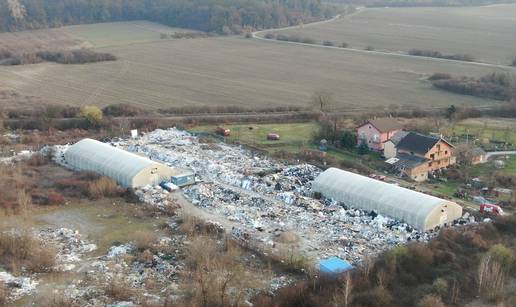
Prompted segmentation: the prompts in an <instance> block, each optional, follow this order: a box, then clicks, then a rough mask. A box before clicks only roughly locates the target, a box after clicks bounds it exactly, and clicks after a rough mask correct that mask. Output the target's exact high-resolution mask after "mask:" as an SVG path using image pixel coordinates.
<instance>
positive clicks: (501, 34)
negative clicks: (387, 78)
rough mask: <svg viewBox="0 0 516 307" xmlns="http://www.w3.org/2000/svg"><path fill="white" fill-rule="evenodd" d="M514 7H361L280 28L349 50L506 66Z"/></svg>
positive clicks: (514, 46)
mask: <svg viewBox="0 0 516 307" xmlns="http://www.w3.org/2000/svg"><path fill="white" fill-rule="evenodd" d="M515 16H516V5H515V4H507V5H492V6H480V7H478V6H477V7H470V6H468V7H442V8H436V7H415V8H373V9H362V10H359V11H358V12H357V13H355V14H352V15H349V16H344V17H342V18H341V19H339V20H337V21H335V22H332V23H326V24H321V25H316V26H313V27H311V26H306V27H305V26H301V27H299V28H295V29H289V30H285V31H280V32H279V33H282V34H288V35H298V36H301V37H309V38H312V39H315V40H316V41H318V42H322V41H325V40H327V41H332V42H334V44H335V45H340V44H342V43H343V42H346V43H348V44H349V47H350V48H357V49H364V48H365V47H367V46H372V47H374V49H375V50H381V51H389V52H400V53H406V52H407V51H409V50H410V49H427V50H436V51H440V52H442V53H446V54H452V53H463V54H471V55H473V56H474V57H475V58H476V59H477V60H479V61H483V62H488V63H495V64H503V65H508V64H510V63H511V62H512V60H513V59H514V57H516V40H514V39H512V40H511V39H509V38H510V37H514V36H515V35H516V17H515Z"/></svg>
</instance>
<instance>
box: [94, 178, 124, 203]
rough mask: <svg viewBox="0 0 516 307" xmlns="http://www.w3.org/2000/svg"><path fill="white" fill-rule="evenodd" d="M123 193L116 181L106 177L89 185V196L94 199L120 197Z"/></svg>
mask: <svg viewBox="0 0 516 307" xmlns="http://www.w3.org/2000/svg"><path fill="white" fill-rule="evenodd" d="M121 191H122V189H121V188H120V187H119V186H118V184H117V183H116V181H114V180H113V179H111V178H108V177H105V176H102V177H100V178H99V179H97V180H95V181H92V182H90V183H88V194H89V196H90V197H91V198H92V199H100V198H103V197H114V196H118V195H120V194H121Z"/></svg>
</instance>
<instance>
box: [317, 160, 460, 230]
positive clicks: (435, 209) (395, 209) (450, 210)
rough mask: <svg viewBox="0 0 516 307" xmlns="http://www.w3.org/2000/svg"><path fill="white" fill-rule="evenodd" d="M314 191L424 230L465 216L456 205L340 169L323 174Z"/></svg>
mask: <svg viewBox="0 0 516 307" xmlns="http://www.w3.org/2000/svg"><path fill="white" fill-rule="evenodd" d="M312 191H313V192H319V193H321V194H322V195H323V196H324V197H327V198H331V199H333V200H336V201H339V202H342V203H344V204H345V205H347V206H350V207H353V208H357V209H362V210H376V211H377V212H378V213H380V214H382V215H386V216H389V217H392V218H395V219H397V220H401V221H403V222H405V223H408V224H410V225H412V226H413V227H415V228H418V229H419V230H423V231H426V230H430V229H434V228H435V227H436V226H443V225H444V224H450V223H451V222H452V221H454V220H456V219H458V218H460V217H461V216H462V207H461V206H459V205H458V204H456V203H454V202H451V201H448V200H444V199H441V198H437V197H434V196H431V195H427V194H423V193H419V192H416V191H412V190H409V189H405V188H402V187H399V186H396V185H393V184H389V183H385V182H382V181H379V180H375V179H371V178H369V177H365V176H361V175H358V174H355V173H351V172H347V171H343V170H340V169H337V168H329V169H327V170H326V171H324V172H323V173H321V174H320V175H319V176H318V177H317V178H316V179H315V181H314V183H313V185H312Z"/></svg>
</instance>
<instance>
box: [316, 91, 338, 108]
mask: <svg viewBox="0 0 516 307" xmlns="http://www.w3.org/2000/svg"><path fill="white" fill-rule="evenodd" d="M312 104H313V106H314V107H315V108H317V109H318V110H319V111H321V112H328V110H330V109H331V108H332V107H333V106H334V104H335V98H334V97H333V95H332V94H331V93H329V92H326V91H317V92H315V93H314V94H313V96H312Z"/></svg>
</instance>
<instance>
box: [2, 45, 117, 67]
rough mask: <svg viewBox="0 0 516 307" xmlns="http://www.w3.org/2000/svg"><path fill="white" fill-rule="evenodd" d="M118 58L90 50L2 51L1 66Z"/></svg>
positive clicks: (100, 60)
mask: <svg viewBox="0 0 516 307" xmlns="http://www.w3.org/2000/svg"><path fill="white" fill-rule="evenodd" d="M116 59H117V58H116V57H115V56H114V55H112V54H110V53H104V52H96V51H93V50H88V49H78V50H66V51H38V52H33V53H12V52H9V51H7V52H6V51H3V52H2V51H0V65H26V64H37V63H41V62H54V63H59V64H86V63H96V62H105V61H115V60H116Z"/></svg>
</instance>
